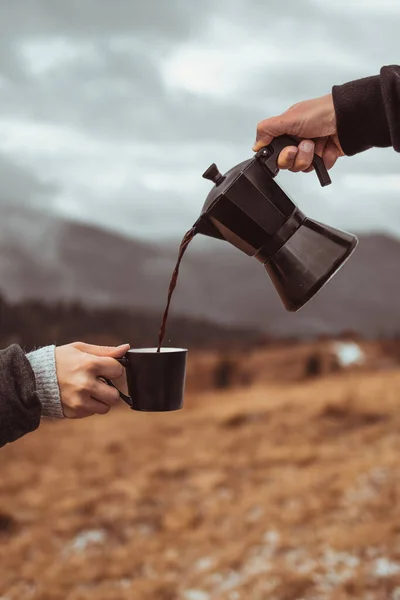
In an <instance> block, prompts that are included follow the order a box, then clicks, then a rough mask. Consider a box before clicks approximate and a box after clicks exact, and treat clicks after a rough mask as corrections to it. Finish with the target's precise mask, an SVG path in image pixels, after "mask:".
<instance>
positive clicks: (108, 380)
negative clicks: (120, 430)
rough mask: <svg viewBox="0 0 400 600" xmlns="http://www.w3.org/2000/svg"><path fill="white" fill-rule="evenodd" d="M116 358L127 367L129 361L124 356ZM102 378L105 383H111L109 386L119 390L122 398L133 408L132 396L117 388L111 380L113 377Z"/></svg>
mask: <svg viewBox="0 0 400 600" xmlns="http://www.w3.org/2000/svg"><path fill="white" fill-rule="evenodd" d="M115 360H117V361H118V362H119V363H120V364H121V365H122V366H123V367H124V368H126V364H127V361H126V358H125V357H124V356H123V357H122V358H116V359H115ZM100 379H102V380H103V381H104V383H106V384H107V385H109V386H111V387H113V388H114V389H115V390H117V392H118V393H119V397H120V398H121V400H123V401H124V402H126V404H127V405H128V406H130V407H131V408H132V398H131V397H130V396H127V395H126V394H124V393H123V392H121V390H119V389H118V388H117V386H116V385H115V384H114V383H113V382H112V381H111V379H107V377H100Z"/></svg>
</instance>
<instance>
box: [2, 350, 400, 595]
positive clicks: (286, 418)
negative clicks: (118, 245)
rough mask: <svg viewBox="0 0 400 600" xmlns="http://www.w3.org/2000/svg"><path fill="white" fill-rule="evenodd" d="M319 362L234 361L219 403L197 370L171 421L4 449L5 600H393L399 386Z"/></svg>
mask: <svg viewBox="0 0 400 600" xmlns="http://www.w3.org/2000/svg"><path fill="white" fill-rule="evenodd" d="M327 344H328V342H326V343H325V345H324V344H323V343H321V344H319V346H315V347H314V346H312V345H303V346H295V347H293V348H288V347H284V346H282V348H277V349H270V350H258V351H256V352H250V351H248V352H247V353H246V354H245V355H243V356H241V357H239V358H238V357H237V356H236V355H235V357H231V358H230V360H237V361H238V363H237V365H236V368H234V369H233V370H232V372H233V374H231V378H230V380H229V381H228V382H225V383H226V385H228V386H232V387H228V388H227V389H225V390H220V391H215V390H213V389H212V387H213V385H214V383H215V381H214V379H215V378H214V375H215V368H216V365H217V362H218V361H220V360H221V357H219V358H216V357H215V356H212V355H210V354H209V355H198V356H194V357H192V361H191V364H190V368H189V378H188V394H187V398H186V407H185V410H183V411H181V412H180V413H171V414H164V415H152V414H139V413H133V412H130V411H129V409H128V408H127V407H125V406H121V407H120V408H118V409H116V410H115V411H114V412H113V413H111V414H110V415H108V416H107V417H95V418H91V419H88V420H85V421H80V422H61V423H55V424H53V423H45V424H43V425H42V427H41V429H40V430H39V431H38V432H36V433H34V434H32V435H29V436H27V437H26V438H25V439H24V440H21V441H19V442H17V443H16V444H13V445H9V446H7V447H5V448H3V449H2V450H1V451H0V452H1V464H0V481H1V495H0V565H1V570H0V598H1V600H25V599H27V600H30V599H32V600H92V599H93V600H94V599H96V600H128V599H129V600H132V599H133V600H141V599H144V600H147V599H148V600H175V599H177V600H214V599H221V600H269V599H271V600H273V599H275V600H300V599H302V598H303V599H307V600H322V599H329V600H331V599H332V600H342V599H343V600H344V599H347V598H361V599H363V600H375V599H377V600H378V599H382V600H385V599H390V600H399V599H400V368H398V367H397V366H396V360H397V359H396V360H395V359H393V358H392V359H391V358H390V357H389V356H387V355H385V353H384V352H383V351H382V348H381V347H380V346H379V347H378V346H377V345H374V344H364V348H365V354H366V356H367V357H368V361H366V363H365V365H364V367H363V368H362V367H360V368H354V369H352V370H349V371H346V372H343V371H338V372H336V371H337V369H335V368H333V367H332V368H331V367H329V365H330V364H331V363H330V359H329V356H328V354H329V353H328V346H327ZM316 351H317V352H319V353H322V354H323V355H324V357H325V358H324V360H323V361H322V363H323V365H324V366H323V367H321V369H320V373H319V376H318V377H315V378H311V379H310V378H309V377H306V369H305V363H306V360H307V357H308V356H309V355H310V353H312V352H316ZM327 356H328V358H326V357H327ZM322 363H321V364H322ZM327 365H328V366H327ZM332 371H333V372H332ZM213 373H214V375H213ZM243 373H246V374H247V375H246V377H244V376H242V375H243ZM213 378H214V379H213ZM222 387H223V386H222Z"/></svg>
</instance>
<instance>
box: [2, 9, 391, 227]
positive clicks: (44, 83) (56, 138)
mask: <svg viewBox="0 0 400 600" xmlns="http://www.w3.org/2000/svg"><path fill="white" fill-rule="evenodd" d="M0 8H1V18H0V186H1V187H0V189H1V194H0V198H1V200H2V201H3V202H12V203H22V204H28V205H31V206H40V207H41V208H43V207H44V208H46V210H49V211H53V212H56V213H58V214H62V215H65V216H67V217H69V218H73V219H79V220H83V221H88V222H91V223H96V224H101V225H103V226H106V227H110V228H112V229H119V230H121V231H123V232H124V233H128V234H132V235H136V236H140V237H142V238H146V237H152V238H155V237H157V236H162V237H165V238H172V237H176V236H179V235H182V233H183V230H185V228H188V227H189V226H190V225H191V224H192V222H193V221H194V220H195V219H196V217H197V215H198V213H199V211H200V208H201V206H202V204H203V201H204V198H205V196H206V194H207V193H208V190H209V187H210V185H209V182H207V181H205V180H203V179H202V178H201V174H202V173H203V171H204V170H205V169H206V168H207V167H208V166H209V164H210V163H212V162H216V163H217V164H218V166H219V168H220V170H222V171H225V170H227V169H228V168H230V167H231V166H232V165H233V164H235V163H236V162H239V161H241V160H244V159H246V158H248V157H250V156H251V154H252V152H251V146H252V142H253V140H254V136H255V128H256V123H257V121H259V120H261V119H262V118H265V117H267V116H270V115H274V114H276V113H280V112H282V111H283V110H285V109H286V108H287V107H288V106H290V105H291V104H293V103H295V102H297V101H299V100H302V99H306V98H308V97H313V96H317V95H322V94H325V93H327V92H329V91H330V89H331V87H332V85H333V84H337V83H343V82H345V81H349V80H351V79H355V78H359V77H363V76H367V75H372V74H375V73H377V72H379V69H380V67H381V66H382V65H385V64H393V63H396V61H397V62H398V60H399V58H398V56H399V52H398V47H399V46H398V23H399V21H400V2H398V0H393V1H388V0H359V1H358V0H346V1H345V2H344V1H341V0H335V2H333V1H332V0H301V2H300V1H299V0H286V1H285V2H282V1H281V0H202V1H201V2H195V1H189V0H168V1H166V0H146V1H143V0H12V2H10V0H0ZM331 176H332V180H333V185H332V186H330V187H329V188H325V189H322V188H320V187H319V185H318V183H317V180H316V178H315V176H314V175H313V174H309V175H306V174H291V173H283V174H280V176H279V178H280V181H281V182H282V183H283V186H284V188H285V189H286V191H287V192H288V193H289V194H290V195H291V196H292V197H293V199H295V201H296V202H297V203H298V204H299V205H300V206H301V208H302V209H303V210H304V211H305V212H308V213H309V214H310V216H313V217H315V218H318V219H320V220H322V221H325V222H327V223H330V224H332V225H336V226H340V227H344V228H347V229H350V230H355V231H367V230H371V229H379V230H386V231H389V232H392V233H393V232H394V233H396V234H398V235H400V155H398V154H396V153H395V152H394V151H393V150H391V149H387V150H386V149H385V150H371V151H368V152H367V153H364V154H362V155H359V156H357V157H355V158H349V159H342V160H341V161H339V163H337V166H336V167H335V168H334V169H333V171H332V172H331Z"/></svg>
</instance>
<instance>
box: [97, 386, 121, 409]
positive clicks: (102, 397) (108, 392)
mask: <svg viewBox="0 0 400 600" xmlns="http://www.w3.org/2000/svg"><path fill="white" fill-rule="evenodd" d="M90 395H91V397H92V398H94V399H95V400H97V401H99V402H102V403H103V404H105V405H106V406H110V407H111V406H115V405H116V404H118V401H119V392H118V390H116V389H115V388H113V387H111V385H108V383H104V382H103V381H99V380H97V381H96V382H95V384H94V385H93V389H92V390H91V392H90Z"/></svg>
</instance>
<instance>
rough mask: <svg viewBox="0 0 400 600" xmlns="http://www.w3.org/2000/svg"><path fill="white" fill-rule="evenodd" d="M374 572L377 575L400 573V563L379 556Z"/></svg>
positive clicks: (388, 575)
mask: <svg viewBox="0 0 400 600" xmlns="http://www.w3.org/2000/svg"><path fill="white" fill-rule="evenodd" d="M373 573H374V575H375V576H376V577H391V576H392V575H397V574H398V573H400V564H399V563H396V562H393V561H391V560H389V559H388V558H385V557H382V558H378V559H377V560H376V561H375V565H374V571H373Z"/></svg>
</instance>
